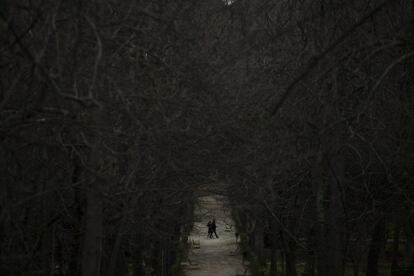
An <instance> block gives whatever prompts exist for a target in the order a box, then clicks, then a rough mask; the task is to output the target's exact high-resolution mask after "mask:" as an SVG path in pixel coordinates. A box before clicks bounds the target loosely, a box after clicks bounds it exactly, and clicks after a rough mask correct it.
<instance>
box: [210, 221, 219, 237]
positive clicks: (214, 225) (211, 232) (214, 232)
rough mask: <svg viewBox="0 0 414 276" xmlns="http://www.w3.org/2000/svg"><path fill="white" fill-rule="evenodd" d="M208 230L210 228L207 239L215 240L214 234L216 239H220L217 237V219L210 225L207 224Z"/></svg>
mask: <svg viewBox="0 0 414 276" xmlns="http://www.w3.org/2000/svg"><path fill="white" fill-rule="evenodd" d="M207 228H208V234H207V237H208V238H209V239H212V238H213V234H214V235H215V236H216V238H218V235H217V233H216V228H217V226H216V220H215V219H213V221H211V220H210V221H209V222H208V223H207Z"/></svg>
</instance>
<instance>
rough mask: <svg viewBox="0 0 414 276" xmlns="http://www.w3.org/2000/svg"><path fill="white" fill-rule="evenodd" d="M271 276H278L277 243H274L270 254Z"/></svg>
mask: <svg viewBox="0 0 414 276" xmlns="http://www.w3.org/2000/svg"><path fill="white" fill-rule="evenodd" d="M269 276H277V250H276V246H275V243H273V245H272V248H271V252H270V271H269Z"/></svg>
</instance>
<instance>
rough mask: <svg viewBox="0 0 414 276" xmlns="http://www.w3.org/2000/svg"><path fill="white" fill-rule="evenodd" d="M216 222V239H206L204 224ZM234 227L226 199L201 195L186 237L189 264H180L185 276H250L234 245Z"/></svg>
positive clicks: (238, 250) (235, 244)
mask: <svg viewBox="0 0 414 276" xmlns="http://www.w3.org/2000/svg"><path fill="white" fill-rule="evenodd" d="M213 219H215V220H216V224H217V234H218V236H219V238H213V239H209V238H208V237H207V223H208V221H209V220H213ZM235 231H236V229H235V225H234V222H233V219H232V217H231V210H230V209H229V208H228V205H227V200H226V197H224V196H219V195H212V196H203V197H200V198H199V199H198V204H197V206H196V209H195V221H194V227H193V230H192V232H191V235H190V236H189V239H188V240H189V243H190V249H189V253H188V261H187V262H184V263H182V271H183V272H184V275H185V276H209V275H214V276H236V275H251V274H249V272H248V268H247V266H246V265H247V261H246V262H244V264H243V260H242V255H241V252H240V248H239V246H240V244H239V243H238V242H236V236H235Z"/></svg>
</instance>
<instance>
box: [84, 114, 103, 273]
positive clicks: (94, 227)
mask: <svg viewBox="0 0 414 276" xmlns="http://www.w3.org/2000/svg"><path fill="white" fill-rule="evenodd" d="M92 112H93V113H92V116H91V119H92V122H93V123H95V124H97V125H102V124H103V120H104V118H103V113H102V112H101V111H100V110H94V111H92ZM94 142H95V143H94V145H93V148H92V152H91V153H90V158H89V166H90V167H91V168H93V169H94V170H95V172H92V173H94V174H95V175H94V177H93V179H92V180H91V181H90V182H89V183H88V184H87V187H86V212H85V233H84V241H83V252H82V253H83V254H82V275H83V276H98V275H100V274H101V273H100V269H101V257H102V245H103V197H102V189H103V187H102V179H101V176H99V173H100V172H99V168H100V164H101V163H102V158H103V155H102V153H101V151H100V149H101V138H100V137H99V133H95V141H94Z"/></svg>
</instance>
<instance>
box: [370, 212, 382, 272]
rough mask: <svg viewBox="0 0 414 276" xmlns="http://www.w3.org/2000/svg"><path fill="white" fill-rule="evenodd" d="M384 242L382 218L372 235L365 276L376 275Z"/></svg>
mask: <svg viewBox="0 0 414 276" xmlns="http://www.w3.org/2000/svg"><path fill="white" fill-rule="evenodd" d="M385 242H386V226H385V219H384V218H383V217H382V218H380V219H379V220H378V222H377V223H376V224H375V227H374V231H373V233H372V239H371V242H370V246H369V252H368V259H367V270H366V276H377V275H378V262H379V258H380V256H381V251H382V249H383V247H384V243H385Z"/></svg>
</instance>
